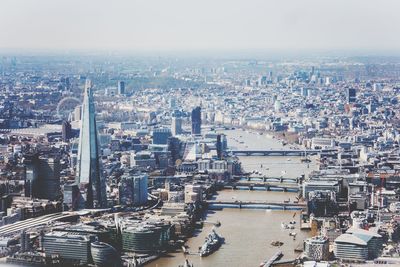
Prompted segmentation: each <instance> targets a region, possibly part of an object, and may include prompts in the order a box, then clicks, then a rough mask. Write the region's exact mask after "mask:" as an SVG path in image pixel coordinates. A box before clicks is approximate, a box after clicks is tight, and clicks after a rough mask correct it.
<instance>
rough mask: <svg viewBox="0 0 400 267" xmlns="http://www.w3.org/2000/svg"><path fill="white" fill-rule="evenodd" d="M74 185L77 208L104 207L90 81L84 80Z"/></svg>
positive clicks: (102, 180) (103, 182)
mask: <svg viewBox="0 0 400 267" xmlns="http://www.w3.org/2000/svg"><path fill="white" fill-rule="evenodd" d="M76 183H77V184H78V186H79V189H80V192H81V197H80V201H79V205H78V206H79V208H89V209H90V208H104V207H106V205H107V196H106V184H105V179H104V176H103V175H102V172H101V165H100V152H99V141H98V138H97V127H96V114H95V108H94V102H93V94H92V83H91V81H90V80H86V84H85V91H84V97H83V103H82V116H81V123H80V136H79V150H78V165H77V176H76Z"/></svg>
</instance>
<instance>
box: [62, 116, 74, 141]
mask: <svg viewBox="0 0 400 267" xmlns="http://www.w3.org/2000/svg"><path fill="white" fill-rule="evenodd" d="M71 137H72V128H71V123H69V122H68V121H63V123H62V140H63V142H68V141H69V139H71Z"/></svg>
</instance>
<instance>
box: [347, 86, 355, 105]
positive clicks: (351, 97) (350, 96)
mask: <svg viewBox="0 0 400 267" xmlns="http://www.w3.org/2000/svg"><path fill="white" fill-rule="evenodd" d="M356 96H357V93H356V89H355V88H347V89H346V102H347V103H354V102H356Z"/></svg>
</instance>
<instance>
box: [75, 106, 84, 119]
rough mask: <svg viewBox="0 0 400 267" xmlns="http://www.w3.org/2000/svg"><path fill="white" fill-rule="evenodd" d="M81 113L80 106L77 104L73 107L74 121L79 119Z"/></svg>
mask: <svg viewBox="0 0 400 267" xmlns="http://www.w3.org/2000/svg"><path fill="white" fill-rule="evenodd" d="M81 115H82V106H81V105H78V106H76V107H75V109H74V121H80V120H81Z"/></svg>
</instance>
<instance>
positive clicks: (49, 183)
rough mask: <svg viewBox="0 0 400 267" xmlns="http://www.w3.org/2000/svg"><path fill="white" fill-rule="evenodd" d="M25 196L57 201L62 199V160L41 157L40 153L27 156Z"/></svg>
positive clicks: (25, 160)
mask: <svg viewBox="0 0 400 267" xmlns="http://www.w3.org/2000/svg"><path fill="white" fill-rule="evenodd" d="M24 164H25V196H27V197H32V198H40V199H49V200H56V199H58V198H59V197H60V171H61V166H60V160H59V159H58V158H56V157H55V158H54V157H41V156H39V154H38V153H29V154H26V155H25V159H24Z"/></svg>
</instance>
